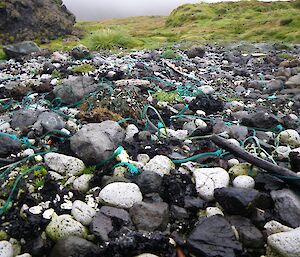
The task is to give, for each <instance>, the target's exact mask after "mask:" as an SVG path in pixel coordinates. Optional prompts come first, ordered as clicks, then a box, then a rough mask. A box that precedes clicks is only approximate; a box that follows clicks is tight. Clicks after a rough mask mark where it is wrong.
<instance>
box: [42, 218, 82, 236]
mask: <svg viewBox="0 0 300 257" xmlns="http://www.w3.org/2000/svg"><path fill="white" fill-rule="evenodd" d="M46 234H47V236H49V237H50V238H51V239H52V240H53V241H57V240H59V239H60V238H63V237H66V236H79V237H86V235H87V231H86V228H85V227H84V226H83V225H82V224H81V223H80V222H78V221H76V220H74V219H73V218H72V216H71V215H68V214H64V215H60V216H57V215H53V217H52V220H51V222H50V223H49V224H48V226H47V227H46Z"/></svg>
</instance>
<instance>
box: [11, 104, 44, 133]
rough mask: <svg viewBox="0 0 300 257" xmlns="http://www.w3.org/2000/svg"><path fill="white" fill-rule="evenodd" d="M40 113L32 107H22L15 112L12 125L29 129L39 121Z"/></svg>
mask: <svg viewBox="0 0 300 257" xmlns="http://www.w3.org/2000/svg"><path fill="white" fill-rule="evenodd" d="M38 115H39V112H38V111H35V110H31V109H21V110H19V111H16V112H15V113H14V115H13V116H12V119H11V123H10V125H11V127H12V128H13V129H16V128H19V129H21V130H24V129H27V128H29V127H30V126H32V125H33V124H34V123H35V122H36V121H37V119H38Z"/></svg>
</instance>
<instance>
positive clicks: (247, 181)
mask: <svg viewBox="0 0 300 257" xmlns="http://www.w3.org/2000/svg"><path fill="white" fill-rule="evenodd" d="M232 184H233V186H234V187H240V188H254V186H255V181H254V179H253V178H252V177H250V176H245V175H241V176H237V177H236V178H235V179H234V180H233V181H232Z"/></svg>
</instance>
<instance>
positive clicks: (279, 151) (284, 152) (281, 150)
mask: <svg viewBox="0 0 300 257" xmlns="http://www.w3.org/2000/svg"><path fill="white" fill-rule="evenodd" d="M290 152H291V148H290V147H289V146H278V147H277V148H276V149H275V151H274V154H275V155H276V156H277V157H278V159H280V160H284V159H287V158H289V154H290Z"/></svg>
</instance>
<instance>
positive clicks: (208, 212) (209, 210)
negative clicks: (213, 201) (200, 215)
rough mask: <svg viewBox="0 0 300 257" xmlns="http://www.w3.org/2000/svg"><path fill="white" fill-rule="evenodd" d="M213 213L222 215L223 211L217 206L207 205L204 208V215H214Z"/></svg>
mask: <svg viewBox="0 0 300 257" xmlns="http://www.w3.org/2000/svg"><path fill="white" fill-rule="evenodd" d="M214 215H222V216H224V213H223V212H222V210H221V209H220V208H218V207H207V208H206V216H207V217H210V216H214Z"/></svg>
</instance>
